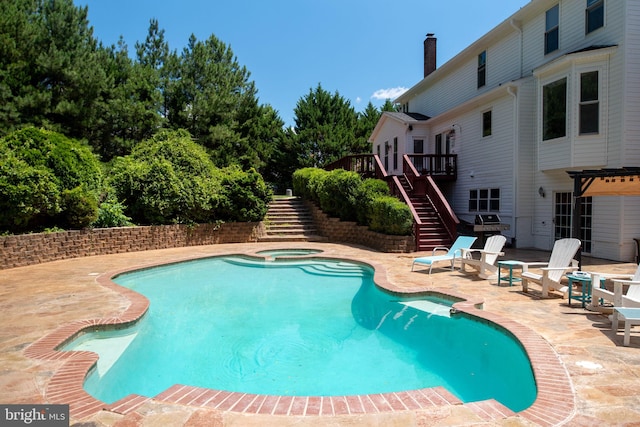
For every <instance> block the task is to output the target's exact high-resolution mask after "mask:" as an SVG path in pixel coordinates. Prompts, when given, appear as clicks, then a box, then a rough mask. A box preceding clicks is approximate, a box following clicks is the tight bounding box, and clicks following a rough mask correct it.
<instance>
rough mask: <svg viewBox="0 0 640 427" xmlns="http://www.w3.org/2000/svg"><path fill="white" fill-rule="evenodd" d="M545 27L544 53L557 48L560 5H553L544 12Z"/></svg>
mask: <svg viewBox="0 0 640 427" xmlns="http://www.w3.org/2000/svg"><path fill="white" fill-rule="evenodd" d="M545 25H546V27H545V33H544V54H545V55H546V54H548V53H551V52H553V51H555V50H558V46H559V41H560V37H559V28H560V6H559V5H555V6H554V7H552V8H551V9H549V10H547V13H546V24H545Z"/></svg>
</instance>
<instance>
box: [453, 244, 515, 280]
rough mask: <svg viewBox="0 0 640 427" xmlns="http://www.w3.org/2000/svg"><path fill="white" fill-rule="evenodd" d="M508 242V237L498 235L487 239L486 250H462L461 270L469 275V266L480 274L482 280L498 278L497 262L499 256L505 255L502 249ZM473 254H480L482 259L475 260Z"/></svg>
mask: <svg viewBox="0 0 640 427" xmlns="http://www.w3.org/2000/svg"><path fill="white" fill-rule="evenodd" d="M506 242H507V238H506V237H504V236H502V235H500V234H496V235H495V236H491V237H489V238H488V239H487V241H486V242H485V243H484V249H462V267H461V270H462V271H463V272H464V273H467V266H469V267H472V268H473V270H476V271H477V272H478V277H480V278H481V279H491V278H495V277H497V273H498V267H496V261H497V260H498V257H499V256H502V255H504V252H502V248H503V247H504V244H505V243H506ZM473 252H479V253H480V259H474V258H473ZM473 270H470V271H469V272H472V271H473Z"/></svg>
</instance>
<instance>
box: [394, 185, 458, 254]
mask: <svg viewBox="0 0 640 427" xmlns="http://www.w3.org/2000/svg"><path fill="white" fill-rule="evenodd" d="M399 179H400V183H401V184H402V188H403V189H404V191H405V192H406V193H407V195H408V196H409V199H410V201H411V204H412V205H413V208H414V209H415V211H416V213H417V214H418V217H419V218H420V221H421V222H422V224H419V225H418V226H417V227H416V233H417V234H418V235H417V236H416V246H417V247H416V250H417V251H431V250H433V248H435V247H437V246H444V247H447V248H448V247H449V246H451V243H452V241H451V238H450V237H449V233H447V230H446V228H445V227H444V225H443V224H442V221H441V219H440V216H438V213H437V212H436V210H435V209H434V207H433V204H432V203H431V201H430V200H429V198H428V197H427V196H426V195H418V194H415V192H414V191H413V189H412V188H411V185H410V184H409V183H408V182H407V180H406V179H405V178H404V176H400V177H399Z"/></svg>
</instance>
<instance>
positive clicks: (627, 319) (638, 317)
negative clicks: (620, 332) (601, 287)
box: [611, 307, 640, 347]
mask: <svg viewBox="0 0 640 427" xmlns="http://www.w3.org/2000/svg"><path fill="white" fill-rule="evenodd" d="M613 310H614V312H617V313H618V314H619V315H620V320H624V341H623V344H624V346H625V347H628V346H629V342H630V341H631V326H633V325H640V308H629V307H614V308H613ZM613 323H614V324H612V325H611V326H612V329H614V330H617V329H618V328H617V326H618V325H617V323H618V322H617V319H615V317H614V322H613Z"/></svg>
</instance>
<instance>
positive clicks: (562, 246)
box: [522, 238, 581, 298]
mask: <svg viewBox="0 0 640 427" xmlns="http://www.w3.org/2000/svg"><path fill="white" fill-rule="evenodd" d="M580 244H581V242H580V240H578V239H570V238H569V239H560V240H556V242H555V243H554V245H553V250H552V251H551V257H550V258H549V262H545V263H539V262H530V263H523V266H522V291H523V292H527V291H528V290H529V284H530V283H535V284H538V285H540V286H542V298H547V297H548V296H549V291H550V290H556V291H558V292H561V293H563V294H564V293H566V292H567V290H568V289H569V288H568V287H567V286H563V285H562V284H561V283H560V281H561V280H562V276H563V275H564V274H565V273H566V272H567V271H573V270H577V269H578V262H577V261H576V260H574V259H573V257H574V256H575V254H576V252H578V249H580ZM539 266H546V267H543V268H541V270H542V274H537V273H533V272H531V271H529V267H539Z"/></svg>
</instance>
